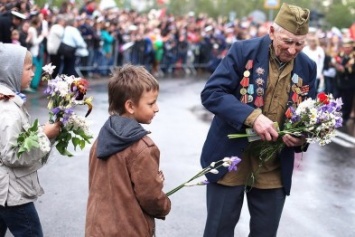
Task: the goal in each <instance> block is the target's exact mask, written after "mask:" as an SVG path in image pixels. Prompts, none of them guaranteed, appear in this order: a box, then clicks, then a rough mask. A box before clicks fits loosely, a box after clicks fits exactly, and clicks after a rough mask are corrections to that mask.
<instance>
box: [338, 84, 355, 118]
mask: <svg viewBox="0 0 355 237" xmlns="http://www.w3.org/2000/svg"><path fill="white" fill-rule="evenodd" d="M339 93H340V97H341V98H342V100H343V103H344V104H343V107H342V112H343V120H344V122H346V121H347V120H348V119H349V118H350V114H351V110H352V108H353V102H354V93H355V89H352V88H350V89H339Z"/></svg>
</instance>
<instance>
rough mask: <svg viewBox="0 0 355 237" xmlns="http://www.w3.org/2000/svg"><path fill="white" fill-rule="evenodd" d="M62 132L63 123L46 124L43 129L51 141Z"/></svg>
mask: <svg viewBox="0 0 355 237" xmlns="http://www.w3.org/2000/svg"><path fill="white" fill-rule="evenodd" d="M61 130H62V123H61V122H55V123H46V124H45V125H44V128H43V132H44V133H45V134H46V136H47V137H48V138H49V139H52V138H55V137H57V136H58V135H59V133H60V132H61Z"/></svg>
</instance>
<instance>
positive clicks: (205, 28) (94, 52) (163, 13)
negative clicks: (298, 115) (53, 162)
mask: <svg viewBox="0 0 355 237" xmlns="http://www.w3.org/2000/svg"><path fill="white" fill-rule="evenodd" d="M105 2H106V3H107V1H105ZM101 3H102V2H101ZM101 3H100V2H97V1H93V0H85V1H83V2H82V3H80V4H79V3H76V4H75V3H74V1H63V2H61V4H60V6H57V7H52V6H51V5H49V4H48V3H45V4H43V6H40V5H39V4H38V5H36V4H35V3H34V2H31V1H28V0H20V1H19V0H0V41H2V42H8V43H14V44H21V45H23V46H25V47H27V48H28V49H29V50H30V52H31V53H32V55H33V62H34V66H35V67H36V70H35V78H34V79H33V81H32V84H31V88H32V90H36V89H37V88H38V86H39V84H40V76H41V73H42V72H41V71H42V69H41V68H42V66H43V65H45V64H47V63H49V62H52V64H54V65H56V66H57V68H56V70H55V72H54V76H55V75H57V74H58V73H64V74H68V75H76V76H84V77H90V78H99V77H103V76H108V75H109V74H110V72H111V70H112V69H113V67H114V66H119V65H122V64H124V63H131V64H137V65H144V66H145V67H146V68H147V69H148V70H149V71H150V72H151V73H152V74H153V75H154V76H156V77H163V76H164V75H165V76H166V75H169V74H172V75H174V74H176V73H178V74H195V73H197V72H200V71H202V72H208V73H210V72H212V71H213V70H214V69H215V68H216V67H217V65H218V63H219V62H220V60H221V59H222V58H223V57H224V56H225V55H226V52H227V50H228V49H229V47H230V45H231V44H232V43H233V42H235V41H238V40H244V39H249V38H253V37H259V36H263V35H265V34H267V33H268V27H269V25H270V24H271V22H269V21H267V20H266V19H260V18H262V16H260V14H259V15H258V14H257V12H255V14H249V15H248V16H243V17H240V18H236V17H210V16H209V15H208V14H205V13H198V14H197V13H195V12H194V11H187V12H186V13H182V14H178V15H177V14H173V13H171V12H170V11H169V10H168V9H167V8H164V7H162V8H153V9H150V10H147V11H143V12H139V11H137V10H133V9H132V8H131V9H126V8H123V9H121V8H118V7H116V6H115V4H113V5H112V4H111V5H110V3H108V4H106V6H103V5H102V4H101ZM327 28H328V29H326V30H325V29H324V28H323V27H319V26H318V25H317V24H312V27H311V28H310V33H309V37H308V40H307V45H306V47H305V48H304V52H305V53H306V54H307V55H308V56H309V57H311V58H312V59H313V60H314V61H315V62H316V63H317V68H318V74H317V79H318V80H317V87H318V90H319V91H325V92H327V93H332V94H334V95H335V97H338V96H340V95H342V96H343V95H344V90H348V93H345V94H347V95H346V96H347V98H345V97H344V98H343V99H346V100H353V97H354V94H355V93H353V92H354V90H355V77H354V80H352V81H353V82H352V81H351V82H349V81H346V82H345V84H344V82H343V81H341V80H340V81H339V80H336V79H335V78H336V76H337V71H339V70H340V69H339V68H338V67H337V63H341V61H342V60H345V58H346V61H347V62H346V65H347V67H349V65H350V67H349V69H350V68H352V67H353V65H354V51H353V47H354V45H353V40H352V38H353V37H354V36H353V33H352V32H353V31H354V30H353V27H352V26H351V25H350V26H349V27H346V28H341V29H339V28H337V27H329V26H328V27H327ZM61 42H63V43H65V44H66V45H69V46H71V47H74V48H75V53H74V54H73V55H70V56H64V55H63V54H64V53H63V52H61V50H62V48H61V47H60V44H61ZM343 64H344V62H343ZM343 66H345V64H344V65H343ZM354 70H355V68H354ZM350 71H352V69H350ZM354 73H355V72H354ZM352 77H353V76H352ZM342 83H343V84H342ZM349 88H350V89H351V91H349ZM348 97H349V98H348ZM351 106H352V105H351Z"/></svg>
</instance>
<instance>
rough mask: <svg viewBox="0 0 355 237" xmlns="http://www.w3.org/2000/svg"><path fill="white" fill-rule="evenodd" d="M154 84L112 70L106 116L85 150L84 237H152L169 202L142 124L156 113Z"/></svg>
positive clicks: (135, 73) (131, 70)
mask: <svg viewBox="0 0 355 237" xmlns="http://www.w3.org/2000/svg"><path fill="white" fill-rule="evenodd" d="M158 93H159V84H158V82H157V80H156V79H155V78H154V77H153V76H152V75H151V74H149V73H148V72H147V71H146V70H145V69H144V68H143V67H141V66H132V65H126V66H123V67H120V68H118V69H117V70H116V72H115V74H114V76H113V77H112V78H111V79H110V81H109V84H108V97H109V113H110V117H109V118H108V120H107V121H106V123H105V124H104V126H103V127H102V128H101V130H100V133H99V136H98V138H97V139H96V141H95V143H94V144H93V146H92V148H91V150H90V161H89V199H88V205H87V214H86V230H85V236H86V237H120V236H122V237H151V236H153V235H154V231H155V223H154V218H159V219H164V218H165V216H166V215H167V214H168V213H169V211H170V207H171V203H170V200H169V198H168V197H167V196H166V195H165V194H164V193H163V191H162V188H163V181H164V178H163V175H162V173H161V172H160V171H159V155H160V152H159V149H158V147H157V146H156V145H155V144H154V142H153V141H152V140H151V139H150V138H149V137H148V136H147V134H148V132H147V131H146V130H144V129H143V128H142V126H141V125H140V123H142V124H150V123H151V121H152V119H153V117H154V115H155V113H157V112H158V111H159V109H158V105H157V97H158Z"/></svg>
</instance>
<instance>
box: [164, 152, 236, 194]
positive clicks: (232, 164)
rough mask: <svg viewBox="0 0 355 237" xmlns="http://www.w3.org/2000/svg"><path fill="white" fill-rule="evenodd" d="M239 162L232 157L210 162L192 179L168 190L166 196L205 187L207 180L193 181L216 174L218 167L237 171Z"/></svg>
mask: <svg viewBox="0 0 355 237" xmlns="http://www.w3.org/2000/svg"><path fill="white" fill-rule="evenodd" d="M240 161H241V159H240V158H238V157H236V156H232V157H225V158H223V159H222V160H218V161H216V162H212V163H211V164H210V165H209V166H207V167H206V168H204V169H202V170H201V171H200V172H198V173H197V174H196V175H194V176H193V177H192V178H190V179H189V180H187V181H186V182H184V183H182V184H180V185H179V186H177V187H176V188H174V189H172V190H170V191H169V192H167V193H166V195H167V196H170V195H172V194H174V193H176V192H177V191H179V190H180V189H182V188H183V187H192V186H197V185H206V184H208V181H207V180H203V181H198V182H193V181H194V180H196V179H198V178H200V177H202V176H204V175H205V174H207V173H212V174H218V172H219V171H218V168H220V167H225V168H228V171H229V172H230V171H233V170H237V165H238V163H239V162H240Z"/></svg>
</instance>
